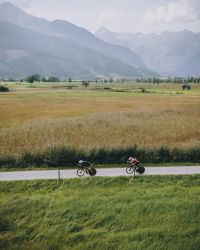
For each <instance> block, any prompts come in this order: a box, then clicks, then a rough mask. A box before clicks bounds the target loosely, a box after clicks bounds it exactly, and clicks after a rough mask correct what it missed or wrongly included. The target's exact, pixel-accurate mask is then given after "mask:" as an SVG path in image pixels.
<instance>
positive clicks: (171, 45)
mask: <svg viewBox="0 0 200 250" xmlns="http://www.w3.org/2000/svg"><path fill="white" fill-rule="evenodd" d="M96 36H98V37H99V38H101V39H102V40H104V41H106V42H109V43H112V44H120V45H123V46H127V47H128V48H130V49H132V50H134V51H135V52H136V53H138V54H139V55H140V56H141V57H142V58H143V60H144V61H145V63H146V65H147V67H149V68H151V69H152V70H155V69H156V70H157V71H158V72H159V73H160V74H163V75H172V76H174V75H179V76H188V75H194V76H195V75H196V76H199V75H200V71H199V67H198V65H200V57H198V55H199V53H200V34H199V33H193V32H191V31H186V30H184V31H180V32H163V33H161V34H160V35H158V34H142V33H135V34H129V33H121V34H118V33H114V32H111V31H109V30H107V29H105V28H101V29H100V30H98V31H97V32H96ZM191 58H193V60H192V59H191ZM191 60H192V65H193V67H188V66H189V65H190V61H191ZM194 60H195V61H194ZM184 65H188V66H187V67H186V66H184ZM194 66H195V67H194ZM181 69H182V70H181Z"/></svg>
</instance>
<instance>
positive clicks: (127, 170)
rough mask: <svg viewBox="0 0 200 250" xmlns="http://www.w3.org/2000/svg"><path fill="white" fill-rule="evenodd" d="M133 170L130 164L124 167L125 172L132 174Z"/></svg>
mask: <svg viewBox="0 0 200 250" xmlns="http://www.w3.org/2000/svg"><path fill="white" fill-rule="evenodd" d="M133 172H134V168H133V167H132V166H128V167H127V168H126V173H127V174H132V173H133Z"/></svg>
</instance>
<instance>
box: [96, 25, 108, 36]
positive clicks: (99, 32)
mask: <svg viewBox="0 0 200 250" xmlns="http://www.w3.org/2000/svg"><path fill="white" fill-rule="evenodd" d="M106 32H111V31H109V30H108V29H107V28H106V27H105V26H102V27H101V28H99V29H98V30H97V33H98V34H101V33H106Z"/></svg>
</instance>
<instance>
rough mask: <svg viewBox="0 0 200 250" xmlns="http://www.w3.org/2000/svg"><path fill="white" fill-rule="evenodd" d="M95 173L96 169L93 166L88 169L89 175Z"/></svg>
mask: <svg viewBox="0 0 200 250" xmlns="http://www.w3.org/2000/svg"><path fill="white" fill-rule="evenodd" d="M96 173H97V170H96V169H95V168H91V169H90V170H89V175H90V176H95V175H96Z"/></svg>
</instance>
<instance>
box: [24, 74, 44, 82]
mask: <svg viewBox="0 0 200 250" xmlns="http://www.w3.org/2000/svg"><path fill="white" fill-rule="evenodd" d="M40 79H41V76H40V75H38V74H35V75H31V76H28V77H27V78H26V81H27V82H29V83H34V82H40Z"/></svg>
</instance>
